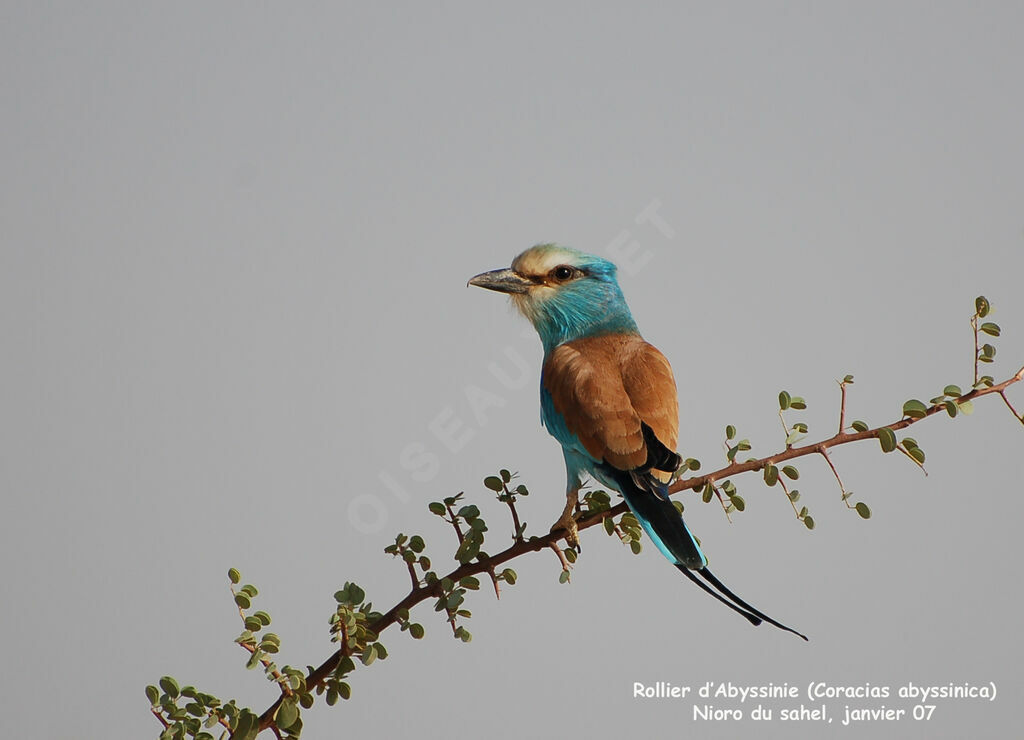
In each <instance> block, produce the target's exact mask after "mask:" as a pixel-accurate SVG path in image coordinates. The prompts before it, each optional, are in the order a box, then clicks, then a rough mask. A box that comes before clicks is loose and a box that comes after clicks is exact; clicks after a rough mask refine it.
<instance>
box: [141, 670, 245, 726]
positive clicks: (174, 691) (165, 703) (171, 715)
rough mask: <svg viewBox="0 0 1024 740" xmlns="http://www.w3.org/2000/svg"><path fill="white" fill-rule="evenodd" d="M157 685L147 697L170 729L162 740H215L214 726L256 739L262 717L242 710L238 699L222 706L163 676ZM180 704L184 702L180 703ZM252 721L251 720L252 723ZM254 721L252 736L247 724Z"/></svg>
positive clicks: (150, 687)
mask: <svg viewBox="0 0 1024 740" xmlns="http://www.w3.org/2000/svg"><path fill="white" fill-rule="evenodd" d="M157 683H158V684H159V688H157V687H156V686H152V685H150V686H147V687H146V698H147V699H148V700H149V703H150V706H151V709H152V711H153V713H154V714H157V715H159V716H161V717H162V718H163V719H164V721H165V722H167V727H165V728H164V730H163V732H161V733H160V740H185V738H189V737H191V738H195V739H196V740H213V738H214V735H213V734H212V733H211V732H210V731H209V730H210V729H211V728H213V727H214V726H215V725H218V724H219V725H225V724H226V725H227V726H228V727H230V728H231V729H232V730H234V729H235V728H236V727H240V728H241V729H242V731H243V732H242V733H240V734H238V735H237V737H255V734H254V733H255V728H256V723H258V720H259V718H258V717H257V716H256V715H255V714H253V712H252V711H251V710H249V709H240V708H239V707H238V706H237V705H236V704H235V700H234V699H232V700H231V701H229V702H227V703H222V702H221V700H220V699H218V698H217V697H216V696H213V695H212V694H207V693H204V692H202V691H198V690H197V689H196V688H195V687H194V686H184V687H179V685H178V682H177V680H175V679H174V678H172V677H171V676H163V677H162V678H161V679H160V680H159V681H158V682H157ZM179 702H181V703H180V704H179ZM250 718H251V720H250ZM252 720H255V721H256V723H253V724H252V726H251V729H252V734H247V733H246V724H245V723H246V722H250V721H252Z"/></svg>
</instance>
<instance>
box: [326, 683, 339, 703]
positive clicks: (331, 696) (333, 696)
mask: <svg viewBox="0 0 1024 740" xmlns="http://www.w3.org/2000/svg"><path fill="white" fill-rule="evenodd" d="M337 703H338V690H337V689H336V688H334V687H333V686H332V687H331V688H329V689H327V706H329V707H333V706H334V705H335V704H337Z"/></svg>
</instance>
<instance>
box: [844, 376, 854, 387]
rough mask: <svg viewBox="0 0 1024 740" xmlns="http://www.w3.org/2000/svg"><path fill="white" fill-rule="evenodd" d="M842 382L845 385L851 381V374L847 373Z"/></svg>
mask: <svg viewBox="0 0 1024 740" xmlns="http://www.w3.org/2000/svg"><path fill="white" fill-rule="evenodd" d="M843 382H844V383H846V384H847V385H849V384H851V383H853V376H852V375H847V376H846V377H844V378H843Z"/></svg>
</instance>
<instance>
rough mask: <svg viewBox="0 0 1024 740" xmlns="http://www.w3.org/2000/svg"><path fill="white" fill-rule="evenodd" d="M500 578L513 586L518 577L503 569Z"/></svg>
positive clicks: (510, 570) (514, 573)
mask: <svg viewBox="0 0 1024 740" xmlns="http://www.w3.org/2000/svg"><path fill="white" fill-rule="evenodd" d="M605 521H608V520H607V519H606V520H605ZM501 576H502V578H503V579H504V581H505V583H508V584H512V585H514V584H515V582H516V578H517V577H518V576H516V572H515V571H514V570H512V569H511V568H505V570H503V571H501Z"/></svg>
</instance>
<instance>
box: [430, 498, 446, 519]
mask: <svg viewBox="0 0 1024 740" xmlns="http://www.w3.org/2000/svg"><path fill="white" fill-rule="evenodd" d="M427 508H428V509H430V513H431V514H437V515H438V516H444V515H445V512H446V509H445V508H444V504H442V503H441V502H440V501H431V502H430V503H429V504H428V505H427Z"/></svg>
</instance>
